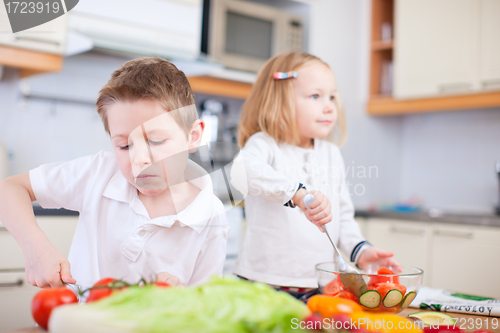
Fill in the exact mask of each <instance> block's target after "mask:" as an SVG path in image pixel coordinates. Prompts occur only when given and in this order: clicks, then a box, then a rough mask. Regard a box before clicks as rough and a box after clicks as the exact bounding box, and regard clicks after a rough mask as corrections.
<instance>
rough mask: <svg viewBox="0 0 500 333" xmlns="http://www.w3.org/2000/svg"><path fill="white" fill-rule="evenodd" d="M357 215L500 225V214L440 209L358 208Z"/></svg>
mask: <svg viewBox="0 0 500 333" xmlns="http://www.w3.org/2000/svg"><path fill="white" fill-rule="evenodd" d="M356 217H364V218H371V217H374V218H375V217H376V218H383V219H395V220H403V221H404V220H408V221H420V222H437V223H452V224H463V225H482V226H491V227H500V216H499V215H493V214H450V213H443V212H440V211H430V212H415V213H401V212H390V211H369V210H356Z"/></svg>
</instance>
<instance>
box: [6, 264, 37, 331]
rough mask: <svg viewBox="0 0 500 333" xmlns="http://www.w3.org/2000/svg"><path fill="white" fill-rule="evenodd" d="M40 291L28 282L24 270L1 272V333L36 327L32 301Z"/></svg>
mask: <svg viewBox="0 0 500 333" xmlns="http://www.w3.org/2000/svg"><path fill="white" fill-rule="evenodd" d="M39 290H40V289H39V288H37V287H33V286H32V285H30V284H29V283H28V282H27V281H26V276H25V274H24V270H18V271H3V270H0V314H1V315H0V318H1V324H0V333H2V332H9V331H13V330H17V329H20V328H26V327H30V326H35V322H34V320H33V318H32V316H31V300H32V299H33V296H34V295H35V294H36V293H37V292H38V291H39Z"/></svg>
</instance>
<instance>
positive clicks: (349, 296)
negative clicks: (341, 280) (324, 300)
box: [337, 290, 359, 302]
mask: <svg viewBox="0 0 500 333" xmlns="http://www.w3.org/2000/svg"><path fill="white" fill-rule="evenodd" d="M337 296H338V297H340V298H345V299H350V300H351V301H355V302H358V300H359V299H358V298H357V297H356V296H354V294H353V293H351V292H349V291H347V290H342V291H341V292H340V293H339V294H338V295H337Z"/></svg>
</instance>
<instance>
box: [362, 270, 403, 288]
mask: <svg viewBox="0 0 500 333" xmlns="http://www.w3.org/2000/svg"><path fill="white" fill-rule="evenodd" d="M377 274H385V275H388V274H394V272H393V271H391V270H390V269H389V268H386V267H383V268H381V269H379V270H378V271H377ZM377 283H396V284H399V276H372V277H371V278H370V281H368V286H374V285H376V284H377Z"/></svg>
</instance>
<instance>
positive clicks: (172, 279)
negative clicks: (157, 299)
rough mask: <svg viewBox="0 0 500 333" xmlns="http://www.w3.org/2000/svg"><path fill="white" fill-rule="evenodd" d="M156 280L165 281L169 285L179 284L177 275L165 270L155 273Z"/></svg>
mask: <svg viewBox="0 0 500 333" xmlns="http://www.w3.org/2000/svg"><path fill="white" fill-rule="evenodd" d="M156 282H166V283H168V284H169V285H171V286H178V285H179V284H180V280H179V278H178V277H177V276H175V275H172V274H170V273H167V272H161V273H158V275H156Z"/></svg>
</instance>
